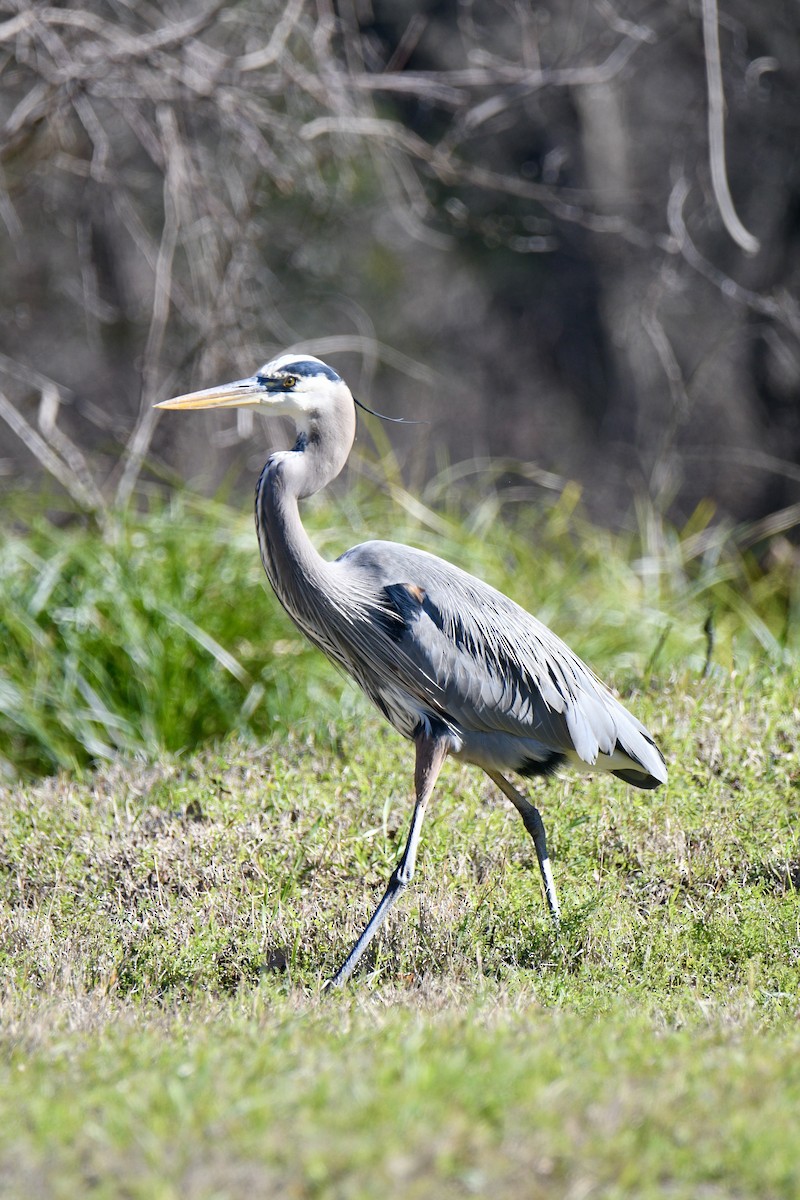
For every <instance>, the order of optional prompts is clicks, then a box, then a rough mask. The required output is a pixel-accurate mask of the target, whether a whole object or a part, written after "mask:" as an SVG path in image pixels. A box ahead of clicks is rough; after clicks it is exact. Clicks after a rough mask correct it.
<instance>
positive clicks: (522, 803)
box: [486, 771, 561, 929]
mask: <svg viewBox="0 0 800 1200" xmlns="http://www.w3.org/2000/svg"><path fill="white" fill-rule="evenodd" d="M486 774H487V775H488V776H489V778H490V779H491V780H492V781H493V782H494V783H496V784H497V786H498V787H499V788H500V791H501V792H503V793H504V794H505V795H506V796H508V798H509V800H510V801H511V803H512V804H513V805H514V808H515V809H516V810H517V812H518V813H519V815H520V816H521V817H522V820H523V823H524V825H525V828H526V829H527V831H528V833H529V834H530V835H531V837H532V838H533V844H534V846H535V847H536V857H537V858H538V860H539V870H540V871H541V872H542V880H543V881H544V892H545V895H546V896H547V907H548V908H549V909H550V915H551V917H552V918H553V922H554V924H555V927H556V929H558V927H559V925H560V923H561V910H560V908H559V906H558V897H557V896H556V885H555V880H554V879H553V868H552V867H551V866H550V858H549V856H548V853H547V839H546V837H545V832H544V821H543V820H542V816H541V813H540V812H539V810H538V808H536V806H535V805H533V804H531V802H530V800H527V799H526V798H525V796H523V795H522V793H521V792H518V791H517V789H516V788H515V787H514V786H513V784H511V783H509V782H508V780H507V779H506V778H505V776H503V775H501V774H500V772H499V771H487V772H486Z"/></svg>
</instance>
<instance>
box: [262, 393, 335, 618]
mask: <svg viewBox="0 0 800 1200" xmlns="http://www.w3.org/2000/svg"><path fill="white" fill-rule="evenodd" d="M354 436H355V409H354V406H353V402H352V399H351V400H350V402H349V411H348V408H347V407H346V406H342V408H341V409H339V408H337V410H336V411H335V412H334V413H326V415H325V419H324V420H322V419H320V417H319V416H318V415H317V414H314V413H312V414H310V416H309V418H308V421H307V423H306V427H305V428H303V429H300V431H299V433H298V438H297V442H296V443H295V447H294V449H293V450H288V451H283V452H280V453H277V454H273V455H272V457H271V458H270V459H269V460H268V461H267V463H266V465H265V467H264V470H263V471H262V472H261V476H260V478H259V481H258V485H257V487H256V530H257V532H258V543H259V548H260V550H261V561H262V562H263V564H264V570H265V571H266V573H267V578H268V579H269V581H270V583H271V584H272V588H273V590H274V592H275V594H276V596H277V597H278V599H279V600H280V602H281V604H282V605H283V607H284V608H285V609H286V611H287V612H288V613H289V615H290V616H291V617H292V618H293V620H294V621H295V622H296V623H297V624H298V625H300V627H301V628H302V629H303V630H304V632H306V633H308V632H314V631H315V630H316V629H317V628H318V620H316V619H315V616H316V615H317V614H318V613H319V607H320V603H319V602H320V600H321V598H322V597H323V595H324V593H323V585H324V580H325V578H326V576H327V574H328V571H329V564H328V563H326V561H325V559H323V558H322V557H321V555H320V554H319V553H318V551H317V550H316V548H315V546H314V545H313V543H312V541H311V539H310V538H309V536H308V534H307V533H306V531H305V529H304V527H303V522H302V521H301V519H300V510H299V507H298V501H299V500H301V499H304V498H305V497H307V496H312V495H313V494H314V493H315V492H318V491H320V490H321V489H322V488H323V487H325V485H326V484H328V483H330V481H331V480H332V479H335V478H336V476H337V475H338V474H339V472H340V471H341V469H342V467H343V466H344V464H345V462H346V461H347V456H348V454H349V453H350V448H351V446H352V444H353V439H354Z"/></svg>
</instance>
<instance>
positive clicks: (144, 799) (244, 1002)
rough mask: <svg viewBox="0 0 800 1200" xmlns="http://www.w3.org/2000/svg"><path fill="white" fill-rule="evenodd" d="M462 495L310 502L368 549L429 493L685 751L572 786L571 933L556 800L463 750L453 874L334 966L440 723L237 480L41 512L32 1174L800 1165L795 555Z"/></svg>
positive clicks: (575, 1187) (19, 920) (401, 1183)
mask: <svg viewBox="0 0 800 1200" xmlns="http://www.w3.org/2000/svg"><path fill="white" fill-rule="evenodd" d="M365 497H366V498H365ZM395 498H396V499H397V500H398V502H399V503H400V504H401V505H402V504H406V507H407V508H409V507H412V505H411V503H410V501H409V498H408V497H406V496H405V495H404V494H403V493H399V492H397V491H395ZM424 499H430V500H431V501H432V502H433V501H435V502H436V509H437V516H435V517H434V516H432V515H427V514H426V513H425V512H424V511H422V512H420V510H418V509H417V510H415V513H414V514H413V515H408V516H407V518H402V519H400V520H398V519H396V517H393V519H392V521H391V524H390V523H389V521H387V520H386V509H387V504H388V502H387V501H386V500H385V499H384V500H383V501H382V504H381V505H379V504H378V501H377V500H376V499H374V498H372V499H371V498H370V496H369V494H368V493H366V492H365V493H364V494H363V495H362V494H360V493H348V494H346V495H345V496H343V497H342V498H341V499H340V500H338V501H336V502H335V504H333V507H331V505H330V504H328V505H320V506H318V507H317V508H316V509H314V511H313V514H312V523H313V524H314V525H315V527H316V529H317V536H318V538H319V540H321V542H322V543H323V545H324V546H325V547H326V550H327V551H328V552H338V551H339V550H341V549H343V548H344V547H345V546H346V545H348V544H350V543H352V542H354V541H356V540H358V539H359V538H361V537H364V536H367V533H368V532H369V531H371V532H373V533H380V532H381V531H383V530H386V529H388V528H391V530H392V535H393V536H395V537H398V538H401V537H402V538H408V539H409V540H413V541H416V542H417V543H418V544H422V545H426V546H429V547H430V548H434V549H439V550H440V551H443V552H444V553H446V554H447V555H449V556H451V557H453V558H456V559H457V560H458V561H459V562H462V563H464V565H467V566H469V567H471V568H472V569H474V570H477V571H479V572H480V573H481V574H483V575H484V576H486V577H487V578H490V579H492V580H493V581H495V582H497V583H499V584H500V585H501V586H503V587H504V588H506V589H507V590H509V591H510V592H511V593H512V594H514V595H515V596H516V597H517V598H519V599H521V600H523V601H524V602H525V603H527V604H528V605H529V606H530V607H531V608H533V609H534V611H537V612H539V613H540V614H541V615H543V616H544V617H545V619H546V620H548V621H549V622H550V623H551V624H553V625H554V626H555V627H556V628H557V629H558V630H559V632H561V633H564V634H565V635H567V636H568V637H569V640H570V641H571V642H572V644H574V645H575V647H576V649H578V650H579V651H580V652H581V653H583V654H584V655H585V656H586V657H588V658H589V659H590V660H591V661H592V662H593V665H595V666H596V667H597V668H598V669H599V670H600V671H601V673H603V674H604V675H606V676H608V677H610V678H612V679H613V680H614V682H615V683H616V684H617V686H618V687H619V688H620V690H621V692H622V694H623V696H624V697H625V698H626V699H627V700H628V701H629V702H630V704H631V706H632V707H633V708H634V709H635V711H636V712H637V714H638V715H639V716H640V717H641V718H642V719H643V720H644V721H645V722H646V724H647V725H648V726H649V727H650V728H651V729H652V731H653V732H654V734H655V735H656V736H657V738H658V740H659V741H660V743H661V744H662V745H663V747H664V749H665V752H666V754H667V757H668V761H669V764H670V772H671V774H670V783H669V785H668V787H666V788H662V789H659V790H658V791H656V792H649V793H647V792H639V791H636V790H634V789H630V788H626V787H625V786H624V785H623V784H621V783H620V782H619V781H616V780H613V779H612V778H609V777H597V778H593V777H588V776H580V775H576V774H569V775H566V774H565V775H563V776H558V777H556V778H555V779H553V780H550V781H548V782H547V783H546V784H543V785H541V786H539V785H537V786H536V787H535V789H534V790H535V792H536V796H537V802H538V803H539V804H540V806H541V809H542V812H543V815H544V818H545V821H546V824H547V828H548V834H549V839H550V844H551V851H552V855H553V861H554V869H555V874H556V883H557V886H558V888H559V891H560V896H561V899H562V904H563V909H564V923H563V929H562V932H561V935H560V936H559V937H558V938H556V937H555V935H554V933H553V931H552V929H551V927H550V925H549V922H548V918H547V912H546V907H545V904H544V901H543V898H542V895H541V888H540V883H539V878H538V871H537V869H536V862H535V857H534V854H533V849H532V845H531V842H530V839H529V838H528V837H527V835H526V834H525V831H524V829H523V827H522V825H521V822H520V821H519V819H518V818H517V816H516V814H515V813H514V812H513V810H512V809H511V808H510V806H509V805H508V803H507V802H506V801H505V800H504V799H503V798H502V797H501V796H499V795H498V794H497V793H496V792H495V790H494V789H493V788H492V786H491V784H490V783H489V781H488V780H487V779H486V778H485V777H484V776H482V775H481V774H480V773H478V772H476V771H475V770H474V769H470V768H466V767H462V766H459V765H458V764H454V763H449V764H446V766H445V769H444V771H443V773H442V777H441V782H440V784H439V786H438V787H437V791H436V794H435V798H434V801H433V803H432V805H431V808H430V816H429V818H428V819H427V822H426V826H425V828H424V830H423V839H422V846H421V851H420V858H419V864H418V871H417V877H416V879H415V881H414V885H413V886H412V888H411V889H410V891H409V893H408V894H407V895H406V896H405V897H404V898H403V899H402V901H401V902H400V904H399V905H398V908H397V910H396V912H395V913H393V914H392V917H391V918H390V920H389V922H388V923H387V926H386V927H385V929H384V930H383V931H382V932H381V933H380V934H379V936H378V937H377V938H376V940H375V942H374V943H373V945H372V946H371V947H370V949H369V951H368V952H367V954H366V955H365V959H364V961H363V966H362V968H361V969H360V970H359V972H358V973H357V975H356V977H355V978H354V980H353V983H352V984H351V985H350V986H349V987H348V988H347V989H345V990H344V992H343V993H341V994H337V995H334V996H332V997H326V996H323V995H322V991H321V989H322V984H323V983H324V981H325V979H326V978H328V977H329V976H330V974H331V973H332V972H333V971H334V970H335V968H336V967H337V966H338V965H339V963H340V962H341V960H342V958H343V956H344V954H345V953H346V951H347V949H348V948H349V945H350V943H351V941H352V940H353V938H354V937H355V935H356V934H357V932H358V931H359V930H360V927H361V926H362V925H363V923H364V921H365V919H366V917H367V916H368V914H369V912H370V910H371V907H372V906H373V905H374V903H375V901H376V899H377V898H378V896H379V895H380V893H381V891H382V889H383V886H384V885H385V882H386V879H387V876H388V874H389V872H390V871H391V869H392V866H393V865H394V863H395V861H396V859H397V856H398V854H399V851H400V848H401V846H402V842H403V839H404V837H405V831H406V827H407V821H408V818H409V815H410V791H411V775H412V763H411V752H410V748H409V747H408V745H407V744H405V743H403V742H402V741H401V740H400V739H399V738H397V736H396V735H394V734H393V733H392V731H391V730H389V729H388V728H387V727H386V726H385V725H383V724H382V723H381V722H380V720H379V718H378V717H377V716H375V715H374V714H373V713H372V712H371V710H369V709H368V707H367V706H366V705H365V704H364V703H363V702H362V701H361V699H360V698H359V697H358V695H357V694H356V693H355V692H354V690H352V689H351V688H350V686H349V685H346V684H344V683H343V681H342V680H341V679H340V677H339V676H338V675H337V674H336V673H335V672H333V671H332V670H330V669H329V668H328V667H327V666H326V665H325V664H324V662H323V660H322V659H321V657H320V656H318V655H317V654H316V653H315V652H313V651H306V650H305V649H304V648H303V645H302V642H301V641H300V639H299V637H297V636H296V635H295V634H294V633H293V632H292V630H291V627H290V626H288V624H287V623H286V621H285V620H284V618H283V617H282V615H280V614H279V613H278V612H277V611H276V609H277V606H276V605H275V604H274V602H273V601H272V600H271V598H270V597H269V596H267V595H265V594H264V589H263V586H262V583H261V579H260V574H259V572H260V567H259V565H258V563H257V554H256V550H255V544H254V537H253V534H252V531H251V528H250V524H249V520H247V519H246V518H244V517H241V516H240V515H238V514H235V513H231V511H230V510H229V509H227V508H226V507H224V506H213V505H208V504H205V503H201V502H199V501H194V500H190V499H188V498H186V497H182V498H179V499H177V500H176V501H175V502H174V504H172V505H171V506H168V507H163V506H156V507H154V509H153V511H151V512H149V513H143V514H139V515H132V514H130V515H128V516H126V517H125V518H124V519H122V518H120V519H119V521H118V522H117V524H116V526H115V528H114V530H113V535H112V536H110V537H108V538H105V539H103V538H101V537H100V536H99V535H98V534H96V533H94V532H93V531H91V530H88V529H84V528H82V527H80V526H78V525H72V526H69V527H67V528H66V529H62V530H60V531H58V530H55V529H54V528H53V527H52V526H49V525H47V523H46V522H44V521H43V520H42V521H41V522H38V523H36V525H35V527H34V528H32V529H30V530H29V531H28V535H27V537H23V536H22V535H21V534H20V535H19V536H17V535H12V536H8V537H7V538H6V542H5V544H4V546H3V547H2V549H1V550H0V554H1V555H2V557H3V562H4V563H5V564H6V568H9V567H11V568H13V569H6V570H5V571H4V572H3V573H2V575H0V579H2V583H0V596H1V597H2V599H1V600H0V623H2V625H3V631H4V637H5V639H6V640H5V643H4V645H5V647H6V652H5V656H4V660H3V671H4V679H5V681H6V684H5V686H6V689H7V690H6V693H5V694H8V688H10V687H11V686H12V685H13V686H14V687H15V688H16V689H17V692H18V694H19V696H20V697H21V700H22V703H21V706H20V707H18V708H14V706H13V705H10V704H9V705H6V709H5V715H4V716H3V717H2V722H1V723H0V730H1V731H2V737H3V739H4V741H3V753H4V754H5V757H6V760H7V763H8V767H7V776H8V778H7V782H6V783H5V784H4V785H2V789H0V979H2V984H1V985H0V1179H2V1192H3V1195H4V1196H9V1197H20V1198H21V1197H26V1198H27V1197H34V1196H40V1195H41V1196H48V1197H50V1196H53V1197H74V1196H86V1195H91V1196H96V1197H100V1198H102V1197H118V1196H120V1197H122V1196H124V1197H131V1198H138V1197H142V1198H143V1200H144V1198H145V1197H164V1198H169V1200H171V1198H173V1197H175V1198H177V1197H191V1198H194V1197H197V1198H203V1200H206V1198H208V1200H211V1198H212V1197H214V1198H216V1197H226V1198H227V1197H232V1198H238V1197H246V1196H253V1195H257V1196H268V1197H272V1196H275V1197H284V1196H290V1197H332V1198H333V1197H335V1198H339V1197H343V1198H344V1197H372V1196H376V1195H389V1196H391V1195H395V1194H402V1195H403V1196H407V1197H412V1198H413V1197H436V1198H439V1197H451V1196H452V1197H461V1196H465V1197H466V1196H473V1195H485V1196H492V1197H495V1196H499V1197H505V1196H509V1197H511V1196H526V1197H527V1196H532V1197H543V1198H547V1200H550V1198H552V1200H555V1198H556V1197H559V1198H560V1197H566V1196H571V1197H579V1196H580V1197H596V1196H602V1197H617V1196H619V1197H622V1196H631V1197H634V1196H635V1197H662V1196H669V1197H687V1198H688V1197H692V1198H694V1197H698V1196H701V1197H712V1198H716V1197H720V1198H722V1197H731V1196H736V1197H754V1198H755V1197H758V1200H762V1198H765V1197H766V1198H770V1197H786V1198H787V1200H788V1198H789V1197H795V1196H797V1195H798V1194H800V1156H798V1154H797V1113H798V1109H799V1107H800V1066H799V1065H798V1064H799V1063H800V1057H799V1056H798V1051H799V1050H800V1025H798V1017H799V1016H800V989H799V988H798V979H799V978H800V935H799V934H798V924H799V921H800V904H798V895H797V888H798V884H799V883H800V752H798V748H797V724H798V706H797V696H798V694H800V660H798V657H797V654H796V631H795V600H794V595H795V590H796V588H795V580H794V573H793V570H792V568H791V565H790V561H789V558H788V557H787V556H786V555H782V554H777V555H775V554H773V559H774V560H775V561H776V562H777V565H775V566H773V568H772V569H770V570H766V569H763V568H762V567H761V566H760V565H759V563H758V561H757V560H755V559H750V558H747V557H744V558H742V557H739V556H737V555H735V554H734V553H733V552H732V551H731V550H730V549H729V548H726V547H725V546H724V545H723V543H722V539H721V537H720V538H716V540H715V536H714V535H712V534H711V533H710V531H708V530H707V529H706V528H705V526H704V524H703V519H702V518H701V517H700V516H698V519H697V522H696V523H695V527H694V528H692V527H690V528H689V529H687V530H684V531H683V532H682V533H681V534H680V535H679V534H677V533H673V532H670V531H669V530H666V529H665V528H664V527H663V526H662V525H660V524H658V523H653V522H651V521H650V520H649V518H648V519H647V520H645V519H643V520H642V521H641V523H640V531H639V532H637V533H635V534H630V535H628V536H622V535H618V536H611V535H609V534H601V533H598V532H597V531H593V530H592V528H591V527H590V526H589V525H588V524H587V523H586V522H585V521H584V520H583V519H582V518H581V517H580V515H579V513H578V512H577V510H575V507H574V497H570V496H566V497H564V498H562V499H561V501H560V502H559V503H558V504H556V505H555V506H553V507H550V508H548V509H541V508H537V509H535V510H531V511H530V512H528V510H527V509H526V510H525V513H523V512H522V511H520V513H518V514H517V515H516V516H515V515H514V513H513V512H508V511H507V510H506V511H505V518H504V520H503V521H502V522H500V521H499V520H498V518H497V506H498V504H499V503H500V500H502V495H501V493H500V492H495V491H493V492H492V493H491V494H490V495H488V496H487V497H484V499H483V500H482V501H481V503H480V504H476V505H475V506H474V507H473V508H472V509H471V510H470V513H469V517H468V519H467V520H465V521H464V522H459V520H458V519H457V514H456V513H455V512H454V511H448V510H447V508H446V507H444V508H443V506H442V500H443V497H441V496H440V497H436V496H431V495H429V496H427V497H424ZM381 511H382V512H383V522H381V520H380V519H379V517H380V513H381ZM395 511H396V510H395ZM401 511H404V510H402V508H401ZM331 528H335V529H336V531H337V532H336V535H335V536H334V535H332V534H331V533H330V532H329V529H331ZM648 530H649V532H648ZM37 588H38V589H39V592H38V600H36V602H35V603H34V599H35V597H36V592H37ZM712 609H713V613H714V617H713V627H714V632H715V643H714V653H713V658H712V662H711V666H710V669H709V670H708V671H707V672H706V674H705V675H704V674H703V671H704V667H705V664H706V655H707V638H706V635H705V633H704V631H703V626H704V623H705V622H706V620H707V618H708V615H709V612H711V611H712ZM175 613H177V614H178V615H179V617H180V618H181V619H180V620H179V619H177V618H176V616H175ZM183 618H189V620H190V621H191V622H192V624H191V625H188V624H187V621H186V620H184V619H183ZM223 652H224V653H223ZM26 655H27V656H30V662H29V666H28V669H27V671H25V669H24V664H25V661H26ZM226 655H231V656H233V657H234V658H235V660H236V664H233V663H231V662H228V661H227V659H226V657H225V656H226ZM240 668H241V671H242V672H244V674H241V677H240ZM87 685H88V688H89V690H88V691H87ZM254 688H260V689H263V690H261V691H257V692H256V693H255V700H254V699H253V695H254V692H253V689H254ZM87 695H88V696H89V697H95V698H94V699H90V700H87V699H86V696H87ZM248 697H250V699H249V700H248ZM226 725H227V726H228V727H229V728H230V730H232V731H233V732H232V733H231V734H230V736H228V737H227V738H226V739H225V740H218V741H217V742H216V743H214V741H213V739H214V738H215V737H216V738H218V739H221V738H222V736H223V734H224V732H225V730H226ZM92 738H94V739H95V742H93V741H92ZM209 738H211V739H212V740H211V741H210V742H209V741H208V740H207V739H209ZM198 741H200V742H204V743H205V745H203V746H201V747H200V748H198V746H197V743H198ZM53 765H60V766H61V768H62V769H61V771H60V773H58V774H55V775H52V776H49V777H46V778H39V779H36V778H30V777H29V778H24V777H25V776H30V775H31V774H32V773H35V772H36V771H41V770H42V769H46V768H48V767H52V766H53ZM14 771H18V772H21V774H22V776H23V779H22V780H20V779H14V778H13V772H14Z"/></svg>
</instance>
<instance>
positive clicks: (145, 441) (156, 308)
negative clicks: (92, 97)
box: [115, 108, 185, 507]
mask: <svg viewBox="0 0 800 1200" xmlns="http://www.w3.org/2000/svg"><path fill="white" fill-rule="evenodd" d="M156 119H157V120H158V123H159V127H160V131H161V137H162V141H163V144H164V153H165V158H166V163H167V169H166V174H165V176H164V226H163V229H162V233H161V244H160V246H159V249H158V259H157V261H156V273H155V280H154V284H153V311H152V316H151V318H150V329H149V331H148V335H147V345H146V347H145V353H144V368H143V371H142V396H141V401H140V410H139V420H138V421H137V423H136V428H135V429H134V431H133V434H132V436H131V438H130V439H129V441H128V444H127V446H126V447H125V454H124V456H123V463H124V466H123V469H122V474H121V476H120V481H119V484H118V485H117V491H116V496H115V503H116V505H117V506H119V507H124V505H125V504H127V502H128V500H129V499H130V497H131V494H132V492H133V489H134V487H135V486H136V480H137V479H138V478H139V474H140V472H141V469H142V465H143V464H144V460H145V457H146V456H147V452H148V450H149V448H150V442H151V440H152V437H153V431H154V430H155V427H156V424H157V420H158V414H157V413H156V411H155V410H154V408H153V407H152V405H153V395H154V393H155V387H156V373H157V369H158V363H159V360H160V356H161V347H162V345H163V341H164V333H165V330H166V327H167V319H168V317H169V308H170V301H171V280H172V263H173V259H174V257H175V247H176V245H177V242H178V230H179V228H180V218H179V198H180V190H181V183H182V181H183V178H184V173H185V172H184V164H183V148H182V146H181V144H180V138H179V135H178V126H177V122H176V120H175V114H174V112H173V111H172V109H169V108H162V109H159V110H158V112H157V114H156Z"/></svg>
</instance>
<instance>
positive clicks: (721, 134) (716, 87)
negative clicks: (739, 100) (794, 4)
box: [702, 0, 761, 254]
mask: <svg viewBox="0 0 800 1200" xmlns="http://www.w3.org/2000/svg"><path fill="white" fill-rule="evenodd" d="M702 3H703V44H704V46H705V59H706V81H707V85H708V155H709V160H710V164H711V183H712V186H713V188H714V196H715V197H716V201H717V205H718V207H719V212H720V216H721V217H722V223H723V225H724V226H725V228H726V229H727V231H728V233H729V234H730V236H731V237H732V238H733V240H734V241H735V242H736V244H737V246H741V248H742V250H744V252H745V254H757V253H758V251H759V250H760V249H761V243H760V242H759V240H758V238H756V237H753V235H752V233H748V231H747V230H746V229H745V227H744V225H743V224H742V222H741V221H740V220H739V218H738V216H737V215H736V210H735V208H734V207H733V200H732V199H731V193H730V188H729V186H728V172H727V168H726V165H725V95H724V93H723V90H722V62H721V57H720V50H719V13H718V10H717V0H702Z"/></svg>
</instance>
